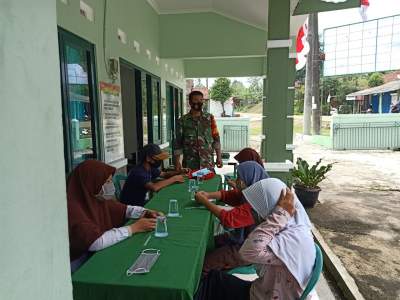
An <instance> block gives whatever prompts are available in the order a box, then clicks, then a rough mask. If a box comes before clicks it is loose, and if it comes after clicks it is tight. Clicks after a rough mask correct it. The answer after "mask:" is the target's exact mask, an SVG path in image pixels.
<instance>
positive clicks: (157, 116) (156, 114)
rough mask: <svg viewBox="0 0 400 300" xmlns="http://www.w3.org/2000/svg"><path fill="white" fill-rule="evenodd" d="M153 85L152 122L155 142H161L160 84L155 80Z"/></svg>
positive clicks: (152, 81)
mask: <svg viewBox="0 0 400 300" xmlns="http://www.w3.org/2000/svg"><path fill="white" fill-rule="evenodd" d="M151 85H152V94H153V97H152V103H151V104H152V120H153V128H152V130H153V142H154V143H160V142H161V112H160V82H159V81H158V80H156V79H154V78H152V80H151Z"/></svg>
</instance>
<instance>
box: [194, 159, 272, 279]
mask: <svg viewBox="0 0 400 300" xmlns="http://www.w3.org/2000/svg"><path fill="white" fill-rule="evenodd" d="M237 174H238V178H237V180H236V183H237V187H238V190H237V192H236V194H235V197H231V198H230V199H229V198H228V199H229V200H227V198H225V197H224V196H223V195H224V193H222V192H221V191H219V192H214V193H207V192H198V193H197V194H196V201H197V202H198V203H201V204H203V205H204V206H205V207H206V208H207V209H208V210H210V212H212V213H213V214H214V215H215V216H216V217H217V218H219V220H220V222H221V224H222V225H223V226H224V227H228V228H232V229H234V230H233V231H232V232H230V233H227V234H223V235H220V236H217V237H216V238H215V246H216V249H215V250H214V251H212V252H209V253H208V254H207V256H206V258H205V260H204V265H203V275H206V274H207V273H208V272H209V271H210V270H211V269H214V270H228V269H232V268H235V267H239V266H243V265H248V264H249V263H247V262H246V261H244V260H243V259H241V257H240V255H239V248H240V246H241V245H242V244H243V242H244V240H245V238H246V237H247V235H248V234H249V233H250V232H251V231H252V230H253V229H254V225H255V224H256V222H255V219H254V217H253V210H252V208H251V205H250V204H249V203H248V202H247V201H246V200H245V199H244V197H243V195H242V192H241V190H242V189H244V188H246V187H247V186H250V185H252V184H254V183H256V182H258V181H260V180H262V179H266V178H268V177H269V176H268V174H267V172H265V170H264V168H262V167H261V166H260V164H259V163H257V162H255V161H246V162H244V163H241V164H240V165H239V166H238V168H237ZM210 198H215V199H220V200H222V201H223V202H225V203H227V204H229V205H231V206H233V207H234V208H233V209H231V210H226V209H224V208H223V207H221V206H218V205H215V204H214V203H212V202H210V201H209V199H210Z"/></svg>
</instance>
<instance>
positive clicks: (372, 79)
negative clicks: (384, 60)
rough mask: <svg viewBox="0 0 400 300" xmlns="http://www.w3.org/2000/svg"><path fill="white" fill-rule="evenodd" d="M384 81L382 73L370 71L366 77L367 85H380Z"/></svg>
mask: <svg viewBox="0 0 400 300" xmlns="http://www.w3.org/2000/svg"><path fill="white" fill-rule="evenodd" d="M383 82H384V80H383V75H382V73H372V74H371V75H370V76H369V77H368V86H369V87H374V86H379V85H382V84H383Z"/></svg>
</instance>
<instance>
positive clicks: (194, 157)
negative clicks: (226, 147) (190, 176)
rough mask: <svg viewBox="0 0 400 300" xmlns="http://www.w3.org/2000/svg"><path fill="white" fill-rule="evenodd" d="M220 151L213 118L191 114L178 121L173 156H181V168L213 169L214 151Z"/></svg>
mask: <svg viewBox="0 0 400 300" xmlns="http://www.w3.org/2000/svg"><path fill="white" fill-rule="evenodd" d="M219 149H221V144H220V139H219V133H218V129H217V124H216V122H215V119H214V116H213V115H211V114H209V113H205V112H203V113H202V114H201V116H199V117H193V116H192V114H191V113H188V114H186V115H184V116H182V117H181V118H180V119H179V120H178V124H177V128H176V134H175V145H174V154H175V155H181V154H183V163H182V165H183V167H184V168H190V169H192V170H197V169H200V168H207V167H214V162H213V155H214V150H219Z"/></svg>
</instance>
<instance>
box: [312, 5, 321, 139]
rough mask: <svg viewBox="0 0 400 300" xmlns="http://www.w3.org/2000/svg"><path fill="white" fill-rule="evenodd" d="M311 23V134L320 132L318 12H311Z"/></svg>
mask: <svg viewBox="0 0 400 300" xmlns="http://www.w3.org/2000/svg"><path fill="white" fill-rule="evenodd" d="M312 19H313V20H312V23H313V41H312V43H311V45H310V46H311V47H312V49H313V51H312V52H313V56H312V58H313V63H312V97H313V98H312V100H313V104H312V124H313V134H315V135H319V134H320V133H321V99H320V89H319V79H320V68H319V66H320V61H321V58H320V51H319V36H318V13H313V14H312Z"/></svg>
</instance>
